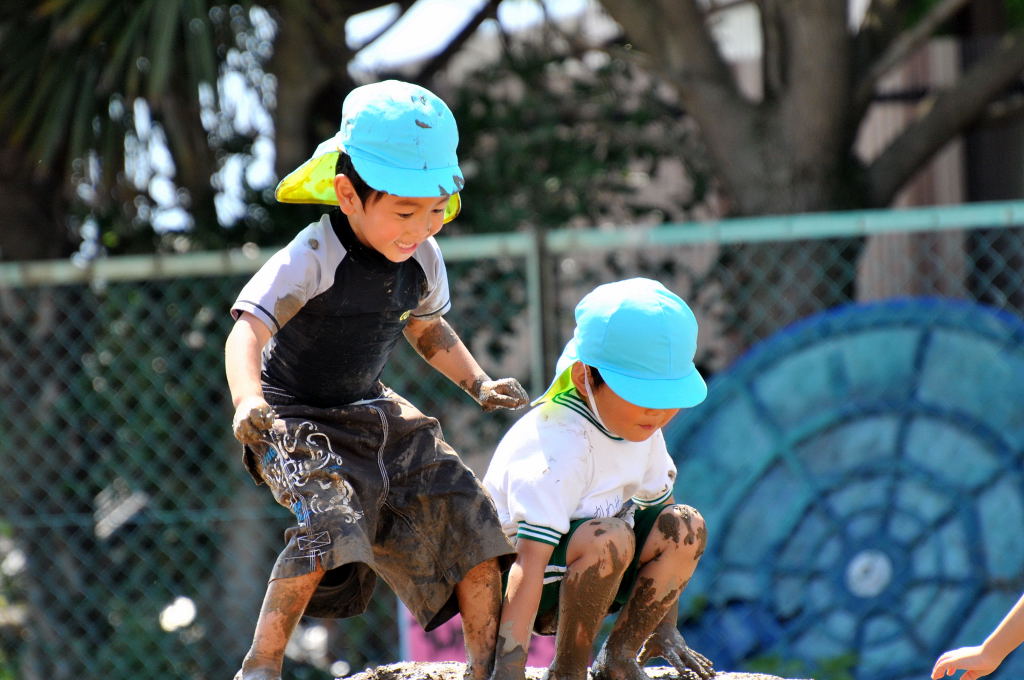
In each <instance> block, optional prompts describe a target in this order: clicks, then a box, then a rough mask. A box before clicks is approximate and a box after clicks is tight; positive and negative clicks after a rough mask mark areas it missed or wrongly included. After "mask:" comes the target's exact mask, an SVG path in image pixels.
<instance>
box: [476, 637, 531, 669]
mask: <svg viewBox="0 0 1024 680" xmlns="http://www.w3.org/2000/svg"><path fill="white" fill-rule="evenodd" d="M504 648H505V639H504V638H503V637H501V636H498V653H497V655H496V656H495V659H494V672H493V673H492V674H491V680H526V650H525V649H523V648H522V647H520V646H519V645H516V646H515V647H513V648H512V649H510V650H508V651H504V652H503V651H501V650H503V649H504ZM466 672H467V673H468V672H469V670H468V669H467V671H466ZM467 677H468V676H467Z"/></svg>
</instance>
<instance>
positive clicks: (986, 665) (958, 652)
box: [932, 645, 1002, 680]
mask: <svg viewBox="0 0 1024 680" xmlns="http://www.w3.org/2000/svg"><path fill="white" fill-rule="evenodd" d="M1001 662H1002V659H996V658H992V655H990V654H986V653H985V648H984V647H983V646H981V645H979V646H977V647H961V648H959V649H951V650H950V651H948V652H946V653H945V654H943V655H942V656H940V657H939V659H938V661H936V662H935V667H934V668H932V678H934V680H938V679H939V678H941V677H943V676H946V675H953V674H954V673H956V672H957V671H959V670H962V671H964V674H963V675H962V676H960V680H975V678H980V677H982V676H983V675H988V674H989V673H991V672H992V671H994V670H995V669H996V668H998V667H999V664H1000V663H1001Z"/></svg>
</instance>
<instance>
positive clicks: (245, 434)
mask: <svg viewBox="0 0 1024 680" xmlns="http://www.w3.org/2000/svg"><path fill="white" fill-rule="evenodd" d="M275 418H277V414H276V413H274V409H273V408H271V406H270V404H268V403H267V402H266V400H265V399H263V397H247V398H245V399H243V400H242V401H240V402H239V404H238V408H236V409H235V417H234V418H233V419H232V421H231V430H232V431H233V432H234V434H235V439H237V440H238V441H240V442H242V443H243V444H256V443H257V442H260V441H262V440H263V433H264V432H266V431H267V430H269V429H270V427H271V426H272V425H273V424H274V419H275Z"/></svg>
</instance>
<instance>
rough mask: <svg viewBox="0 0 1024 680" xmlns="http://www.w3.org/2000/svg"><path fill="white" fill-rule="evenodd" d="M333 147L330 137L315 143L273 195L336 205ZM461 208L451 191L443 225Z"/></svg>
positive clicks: (281, 199) (283, 200) (285, 199)
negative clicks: (310, 155) (318, 144)
mask: <svg viewBox="0 0 1024 680" xmlns="http://www.w3.org/2000/svg"><path fill="white" fill-rule="evenodd" d="M336 146H337V145H336V143H335V141H334V138H333V137H332V138H331V139H328V140H327V141H326V142H324V143H322V144H321V145H320V146H318V147H317V149H316V151H314V152H313V157H312V158H310V159H309V160H308V161H306V162H305V163H303V164H302V165H300V166H299V167H298V168H296V169H295V170H292V171H291V172H290V173H288V174H287V175H286V176H285V178H284V179H282V180H281V181H280V183H278V185H277V189H275V190H274V198H276V199H277V200H278V201H279V202H281V203H313V204H316V205H338V197H337V195H335V193H334V177H335V172H334V169H335V168H336V167H337V165H338V153H339V152H338V150H337V148H336ZM332 147H334V148H332ZM461 211H462V199H461V198H460V197H459V194H452V195H451V196H449V197H448V203H447V205H445V207H444V224H448V223H449V222H451V221H452V220H454V219H455V218H456V217H458V215H459V212H461Z"/></svg>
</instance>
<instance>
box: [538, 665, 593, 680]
mask: <svg viewBox="0 0 1024 680" xmlns="http://www.w3.org/2000/svg"><path fill="white" fill-rule="evenodd" d="M541 680H587V669H586V668H584V669H583V670H582V671H579V672H568V673H567V672H564V671H559V670H555V669H551V668H549V669H547V670H546V671H544V675H542V676H541Z"/></svg>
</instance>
